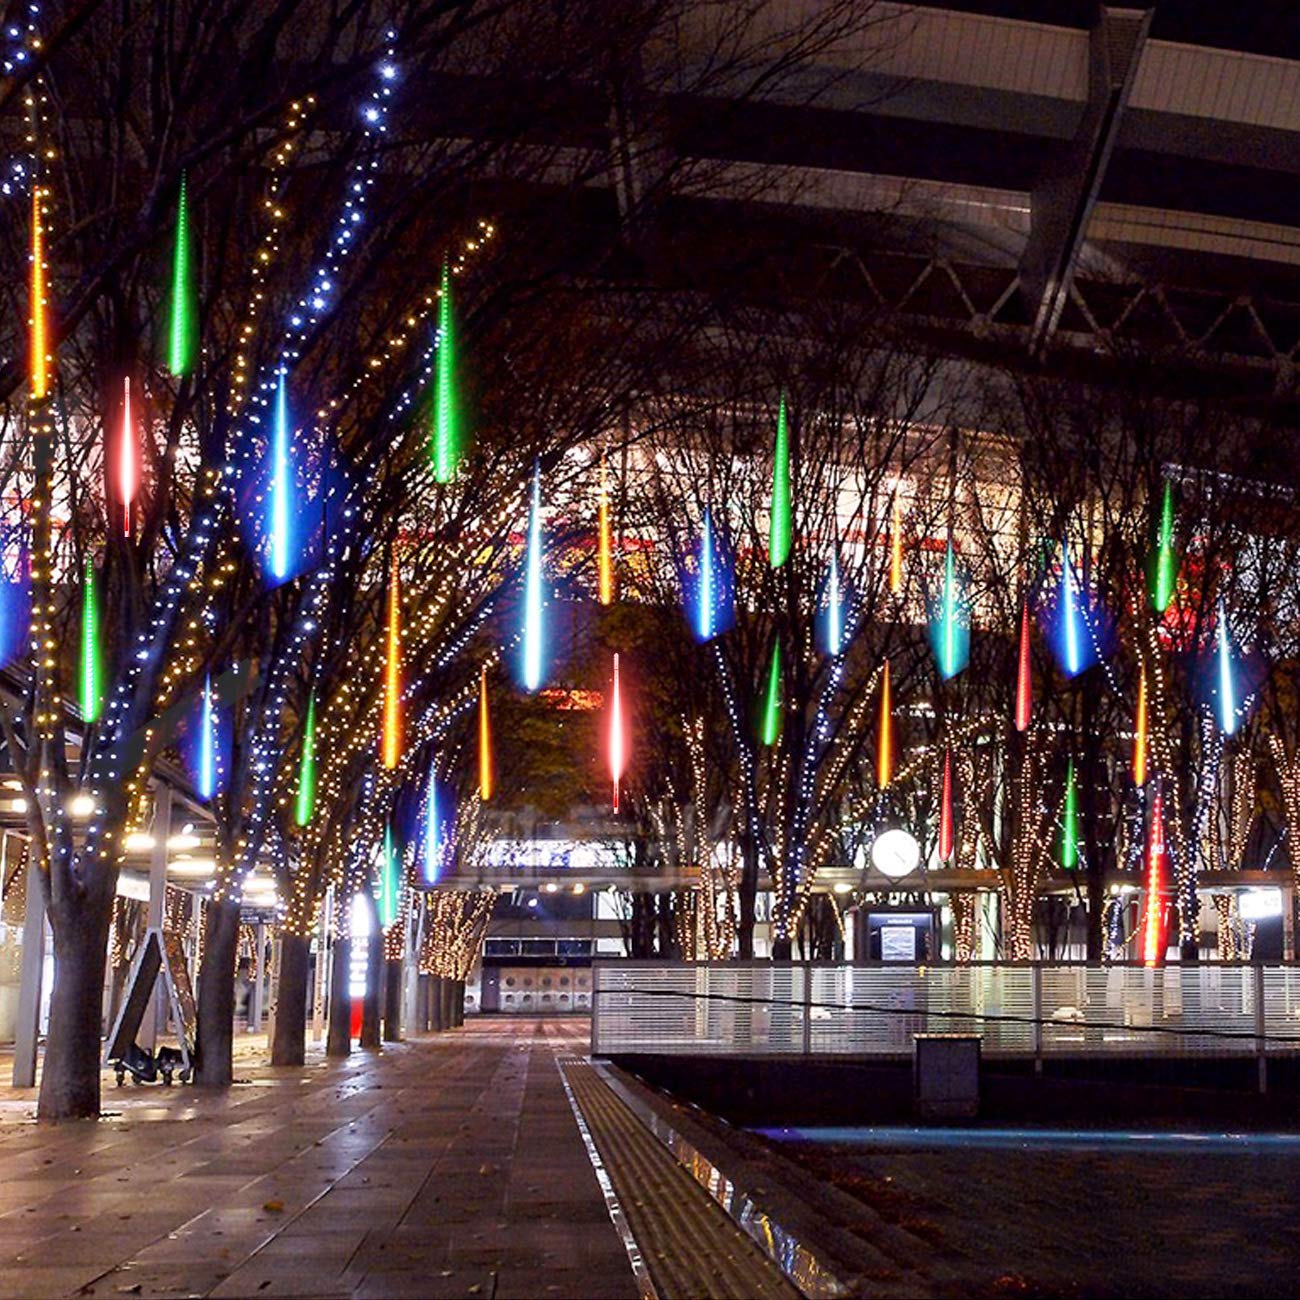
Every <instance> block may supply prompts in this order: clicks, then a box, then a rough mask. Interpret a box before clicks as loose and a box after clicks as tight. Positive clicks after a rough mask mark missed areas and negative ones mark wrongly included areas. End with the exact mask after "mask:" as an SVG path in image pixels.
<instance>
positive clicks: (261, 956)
mask: <svg viewBox="0 0 1300 1300" xmlns="http://www.w3.org/2000/svg"><path fill="white" fill-rule="evenodd" d="M253 935H254V938H253V943H254V944H255V945H256V947H255V951H256V953H257V963H256V966H255V968H254V978H253V987H252V988H251V989H250V990H249V992H248V1028H249V1029H250V1030H251V1031H252V1032H253V1033H258V1032H259V1031H260V1030H261V1028H262V1003H263V1001H264V998H263V994H264V991H265V989H266V922H265V921H259V922H258V923H257V924H256V925H255V926H254V927H253Z"/></svg>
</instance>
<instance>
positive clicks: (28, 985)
mask: <svg viewBox="0 0 1300 1300" xmlns="http://www.w3.org/2000/svg"><path fill="white" fill-rule="evenodd" d="M6 838H7V837H6ZM23 870H24V871H26V872H27V881H26V888H27V906H26V909H25V910H24V912H23V960H22V969H21V971H20V972H19V977H18V1021H17V1024H16V1025H15V1028H14V1075H13V1083H14V1087H15V1088H33V1087H35V1086H36V1040H37V1038H38V1036H39V1034H40V1029H41V980H42V977H43V975H44V971H45V900H44V899H43V898H42V897H41V883H40V881H39V880H37V879H36V872H37V871H38V870H39V868H38V867H37V865H36V861H35V856H34V855H31V856H29V857H28V861H27V866H26V867H24V868H23Z"/></svg>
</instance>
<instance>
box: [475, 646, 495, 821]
mask: <svg viewBox="0 0 1300 1300" xmlns="http://www.w3.org/2000/svg"><path fill="white" fill-rule="evenodd" d="M478 797H479V798H480V799H481V800H482V801H483V802H484V803H487V801H488V800H489V799H491V798H492V722H491V719H490V718H489V717H488V689H487V664H484V665H483V667H482V668H480V669H479V675H478Z"/></svg>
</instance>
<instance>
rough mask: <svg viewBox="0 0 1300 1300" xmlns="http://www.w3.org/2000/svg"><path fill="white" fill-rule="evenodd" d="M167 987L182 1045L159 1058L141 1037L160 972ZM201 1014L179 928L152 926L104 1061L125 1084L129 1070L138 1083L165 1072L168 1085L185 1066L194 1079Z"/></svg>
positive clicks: (161, 1050) (161, 1052)
mask: <svg viewBox="0 0 1300 1300" xmlns="http://www.w3.org/2000/svg"><path fill="white" fill-rule="evenodd" d="M160 974H161V975H162V977H163V986H164V988H165V989H166V990H167V1004H168V1006H169V1007H170V1008H171V1015H172V1021H173V1022H174V1023H175V1025H176V1030H177V1039H178V1042H179V1047H160V1048H159V1049H158V1053H157V1055H156V1056H155V1055H154V1054H153V1053H152V1052H150V1051H149V1050H148V1049H147V1048H143V1047H141V1046H139V1044H138V1043H137V1042H136V1035H137V1034H138V1033H139V1032H140V1025H141V1024H142V1023H143V1021H144V1017H145V1014H146V1013H147V1012H148V1010H149V1007H150V1006H151V1000H150V995H151V994H152V993H153V987H154V982H155V981H156V980H157V978H158V976H159V975H160ZM197 1024H198V1014H197V1012H196V1010H195V1006H194V989H193V988H192V986H191V984H190V970H189V967H188V966H187V965H186V964H185V953H184V951H183V950H182V949H181V939H180V935H178V934H177V933H176V932H175V931H173V930H163V929H160V928H159V927H158V926H150V927H149V929H148V930H146V931H145V936H144V941H143V942H142V943H141V944H140V949H139V951H138V952H137V953H136V955H135V960H134V961H133V962H132V963H131V975H130V979H129V980H128V981H127V992H126V997H125V998H123V999H122V1009H121V1010H120V1011H119V1012H118V1013H117V1020H116V1022H115V1023H114V1025H113V1032H112V1033H111V1034H109V1036H108V1047H107V1048H106V1050H105V1052H104V1064H105V1065H111V1066H112V1067H113V1068H114V1069H115V1070H116V1071H117V1081H118V1083H119V1084H120V1083H122V1081H123V1080H124V1079H125V1078H126V1075H127V1074H128V1073H129V1074H130V1075H131V1077H132V1078H133V1079H134V1080H135V1082H136V1083H153V1082H154V1080H156V1079H157V1078H158V1076H159V1074H161V1075H162V1080H163V1082H164V1083H166V1084H170V1083H171V1081H172V1075H173V1074H174V1073H175V1072H176V1071H177V1070H179V1071H180V1077H181V1082H182V1083H188V1082H189V1080H190V1075H191V1073H192V1071H193V1068H194V1060H193V1058H194V1039H195V1031H196V1029H197Z"/></svg>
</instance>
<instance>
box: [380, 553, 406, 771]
mask: <svg viewBox="0 0 1300 1300" xmlns="http://www.w3.org/2000/svg"><path fill="white" fill-rule="evenodd" d="M401 694H402V597H401V590H400V588H399V586H398V580H397V557H396V556H394V557H393V572H392V576H391V577H390V578H389V581H388V646H387V655H386V658H385V661H384V727H383V738H382V741H381V745H380V757H381V759H382V760H383V764H384V766H385V767H387V768H389V769H391V768H394V767H396V766H397V763H398V759H399V758H400V757H401V749H402V700H401Z"/></svg>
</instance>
